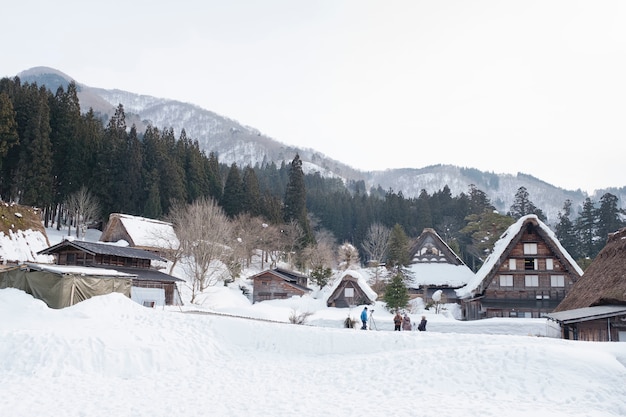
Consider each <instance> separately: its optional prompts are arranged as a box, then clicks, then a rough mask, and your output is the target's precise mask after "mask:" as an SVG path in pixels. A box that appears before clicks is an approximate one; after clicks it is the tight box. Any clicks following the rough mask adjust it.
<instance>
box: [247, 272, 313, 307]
mask: <svg viewBox="0 0 626 417" xmlns="http://www.w3.org/2000/svg"><path fill="white" fill-rule="evenodd" d="M251 279H252V281H253V287H252V303H257V302H259V301H265V300H275V299H285V298H290V297H299V296H302V295H304V294H307V293H309V292H310V291H311V289H310V288H308V287H307V283H308V277H307V276H305V275H302V274H299V273H297V272H294V271H289V270H287V269H283V268H274V269H268V270H266V271H263V272H260V273H258V274H256V275H254V276H252V277H251Z"/></svg>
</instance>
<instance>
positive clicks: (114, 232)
mask: <svg viewBox="0 0 626 417" xmlns="http://www.w3.org/2000/svg"><path fill="white" fill-rule="evenodd" d="M120 240H122V241H125V242H127V243H128V246H131V247H133V248H138V249H144V250H149V251H152V252H157V253H165V254H166V253H167V251H168V250H170V249H171V248H176V247H178V238H177V237H176V233H175V232H174V227H173V226H172V224H171V223H167V222H162V221H159V220H154V219H148V218H145V217H137V216H131V215H129V214H120V213H111V215H110V216H109V221H108V222H107V224H106V227H105V228H104V230H103V231H102V235H101V236H100V241H101V242H111V243H115V242H119V241H120Z"/></svg>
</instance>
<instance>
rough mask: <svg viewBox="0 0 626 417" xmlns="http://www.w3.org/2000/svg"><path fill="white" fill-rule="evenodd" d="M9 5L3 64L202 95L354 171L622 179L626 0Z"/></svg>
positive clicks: (578, 181)
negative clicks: (446, 167)
mask: <svg viewBox="0 0 626 417" xmlns="http://www.w3.org/2000/svg"><path fill="white" fill-rule="evenodd" d="M3 15H5V16H10V17H11V18H9V19H4V21H3V24H2V26H0V35H2V37H3V39H11V41H8V42H5V45H4V46H3V57H4V58H3V60H2V61H3V63H2V66H1V67H0V68H1V69H0V71H1V72H0V76H13V75H15V74H17V73H18V72H20V71H22V70H25V69H28V68H31V67H34V66H49V67H53V68H56V69H58V70H60V71H62V72H64V73H66V74H68V75H70V76H71V77H73V78H75V79H76V80H77V81H79V82H81V83H84V84H87V85H90V86H94V87H103V88H119V89H123V90H127V91H131V92H135V93H141V94H148V95H153V96H156V97H165V98H172V99H176V100H180V101H185V102H190V103H194V104H198V105H200V106H202V107H204V108H206V109H208V110H211V111H214V112H216V113H219V114H221V115H224V116H227V117H230V118H233V119H236V120H238V121H239V122H241V123H243V124H245V125H249V126H252V127H255V128H257V129H259V130H260V131H261V132H263V133H264V134H266V135H268V136H271V137H273V138H274V139H277V140H279V141H281V142H283V143H287V144H290V145H296V146H302V147H311V148H314V149H317V150H319V151H321V152H323V153H325V154H326V155H328V156H330V157H332V158H335V159H338V160H341V161H342V162H345V163H348V164H350V165H352V166H354V167H356V168H359V169H363V170H372V169H385V168H399V167H412V168H421V167H424V166H427V165H431V164H439V163H444V164H454V165H460V166H467V167H474V168H478V169H481V170H485V171H494V172H497V173H516V172H518V171H520V172H524V173H529V174H532V175H534V176H536V177H538V178H540V179H542V180H544V181H547V182H549V183H551V184H554V185H556V186H560V187H563V188H567V189H577V188H581V189H583V190H587V191H592V190H594V189H596V188H600V187H609V186H618V187H621V186H624V185H626V170H624V169H622V167H621V165H622V164H621V162H622V161H621V158H622V156H623V155H624V154H625V153H626V141H625V140H624V139H625V133H626V123H624V115H625V114H626V100H624V97H626V77H624V74H626V25H624V24H623V23H624V22H625V21H626V3H623V2H621V1H617V0H616V1H596V0H594V1H586V0H585V1H571V0H562V1H561V0H559V1H530V0H526V1H523V2H513V1H499V0H498V1H496V0H491V1H472V2H466V1H421V0H406V1H405V0H401V1H393V0H392V1H386V2H380V1H368V0H350V1H337V0H320V1H315V2H293V1H289V0H269V1H264V2H255V1H238V0H235V1H228V2H225V1H203V2H200V1H191V0H182V1H177V2H169V1H132V2H125V1H120V0H113V1H110V2H107V3H106V4H104V3H97V4H96V3H91V4H88V3H85V2H81V1H72V0H59V1H56V2H49V1H33V0H25V1H22V2H10V4H7V5H4V6H3ZM407 147H410V149H411V152H407V151H406V149H407Z"/></svg>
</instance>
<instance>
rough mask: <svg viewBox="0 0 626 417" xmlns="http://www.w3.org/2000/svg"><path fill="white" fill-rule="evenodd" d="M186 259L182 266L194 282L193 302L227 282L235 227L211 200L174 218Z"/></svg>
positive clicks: (185, 210)
mask: <svg viewBox="0 0 626 417" xmlns="http://www.w3.org/2000/svg"><path fill="white" fill-rule="evenodd" d="M171 219H172V224H173V226H174V230H175V231H176V235H177V236H178V240H179V241H180V245H181V249H182V251H183V254H184V258H183V259H182V260H181V265H182V268H183V270H184V271H185V273H186V275H187V276H188V277H189V278H190V279H191V282H189V283H188V284H189V285H190V286H191V302H192V303H193V302H195V301H196V297H197V296H198V295H199V294H200V293H202V292H203V291H204V290H206V289H207V288H208V287H210V286H212V285H215V284H216V283H217V282H219V281H220V280H221V279H224V277H225V275H226V273H227V270H226V265H227V264H228V262H229V261H230V260H231V257H232V244H233V239H232V225H231V224H230V222H229V220H228V217H226V215H225V214H224V212H223V210H222V209H221V208H220V207H219V206H218V205H217V204H216V203H215V201H213V200H212V199H200V200H197V201H195V202H194V203H192V204H191V205H189V206H187V207H186V208H185V209H184V210H183V211H182V212H178V213H175V214H173V215H172V216H171Z"/></svg>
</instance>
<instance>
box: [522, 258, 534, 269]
mask: <svg viewBox="0 0 626 417" xmlns="http://www.w3.org/2000/svg"><path fill="white" fill-rule="evenodd" d="M524 270H526V271H536V270H537V259H536V258H525V259H524Z"/></svg>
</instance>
